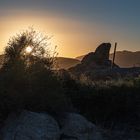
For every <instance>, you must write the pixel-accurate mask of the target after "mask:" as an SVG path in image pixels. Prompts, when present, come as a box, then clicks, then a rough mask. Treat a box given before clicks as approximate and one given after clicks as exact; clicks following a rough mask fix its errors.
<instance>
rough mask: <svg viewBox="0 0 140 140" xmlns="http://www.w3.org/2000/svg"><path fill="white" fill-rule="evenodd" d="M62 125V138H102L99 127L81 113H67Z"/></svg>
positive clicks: (95, 139)
mask: <svg viewBox="0 0 140 140" xmlns="http://www.w3.org/2000/svg"><path fill="white" fill-rule="evenodd" d="M60 125H61V127H62V130H61V140H102V137H101V134H100V132H99V130H98V129H97V127H96V126H95V125H94V124H92V123H91V122H89V121H88V120H87V119H86V118H84V117H83V116H81V115H79V114H76V113H67V114H65V116H64V117H63V118H62V119H61V121H60Z"/></svg>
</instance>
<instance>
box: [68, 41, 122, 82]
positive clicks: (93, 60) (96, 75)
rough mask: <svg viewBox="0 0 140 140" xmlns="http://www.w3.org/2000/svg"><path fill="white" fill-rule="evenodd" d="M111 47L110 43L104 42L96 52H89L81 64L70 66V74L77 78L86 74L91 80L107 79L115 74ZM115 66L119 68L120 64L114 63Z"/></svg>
mask: <svg viewBox="0 0 140 140" xmlns="http://www.w3.org/2000/svg"><path fill="white" fill-rule="evenodd" d="M110 48H111V44H110V43H102V44H101V45H99V46H98V47H97V49H96V50H95V52H91V53H89V54H87V55H86V56H85V57H84V58H83V59H82V61H81V64H78V65H76V66H75V67H72V68H70V69H69V72H70V74H71V75H72V76H73V77H76V79H80V77H81V75H84V76H86V77H88V78H89V79H91V80H99V79H101V80H103V79H105V80H106V79H108V78H110V77H112V76H114V73H112V72H111V65H112V61H111V60H109V52H110ZM113 68H119V66H117V65H116V64H114V65H113ZM116 74H117V73H115V75H116ZM114 77H115V76H114Z"/></svg>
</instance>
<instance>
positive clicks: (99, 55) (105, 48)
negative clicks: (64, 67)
mask: <svg viewBox="0 0 140 140" xmlns="http://www.w3.org/2000/svg"><path fill="white" fill-rule="evenodd" d="M110 48H111V44H110V43H102V44H101V45H99V46H98V47H97V49H96V50H95V52H91V53H89V54H87V55H86V56H85V57H84V58H83V59H82V63H83V64H84V63H85V64H90V63H92V64H93V63H95V64H96V65H103V64H104V63H105V62H106V61H109V52H110Z"/></svg>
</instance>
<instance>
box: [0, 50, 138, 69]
mask: <svg viewBox="0 0 140 140" xmlns="http://www.w3.org/2000/svg"><path fill="white" fill-rule="evenodd" d="M84 56H85V55H82V56H78V57H76V58H67V57H57V59H56V66H57V67H58V68H59V69H69V68H70V67H74V66H76V65H77V64H79V63H81V60H82V59H83V57H84ZM112 57H113V54H110V60H112ZM2 60H3V55H0V64H1V63H2ZM115 63H116V64H117V65H119V66H120V67H126V68H128V67H134V66H135V67H140V51H136V52H131V51H127V50H124V51H117V52H116V58H115Z"/></svg>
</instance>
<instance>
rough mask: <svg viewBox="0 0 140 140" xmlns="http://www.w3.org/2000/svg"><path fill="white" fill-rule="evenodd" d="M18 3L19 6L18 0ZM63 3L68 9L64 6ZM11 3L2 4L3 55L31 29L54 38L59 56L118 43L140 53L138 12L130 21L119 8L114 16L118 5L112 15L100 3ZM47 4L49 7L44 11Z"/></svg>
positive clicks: (52, 41) (1, 43) (77, 53)
mask: <svg viewBox="0 0 140 140" xmlns="http://www.w3.org/2000/svg"><path fill="white" fill-rule="evenodd" d="M14 1H15V2H16V0H14ZM72 1H73V0H72ZM78 1H79V0H78ZM78 1H77V2H78ZM107 1H109V0H107ZM8 2H9V3H8ZM62 2H63V3H64V4H65V5H61V3H62ZM102 2H103V1H102ZM10 3H11V2H10V1H7V2H5V3H4V2H1V9H0V21H1V22H0V40H1V41H0V53H3V50H4V47H5V46H6V43H7V42H8V40H9V38H10V37H12V36H13V35H15V34H16V33H19V32H20V31H22V30H24V29H28V27H31V26H33V27H34V29H35V30H38V31H40V32H42V33H43V34H46V35H48V36H53V37H52V39H51V43H52V44H51V46H55V45H57V46H58V47H57V51H58V53H59V56H65V57H76V56H79V55H83V54H85V53H88V52H90V51H94V50H95V49H96V47H97V46H98V45H99V44H100V43H102V42H111V43H112V45H114V43H115V42H118V48H117V49H118V50H130V51H136V50H140V49H139V44H140V43H139V35H140V32H139V29H136V27H137V28H138V25H137V24H138V23H139V21H136V19H135V18H134V17H133V14H134V15H135V11H133V12H134V13H132V12H131V14H132V15H130V13H128V14H129V15H130V17H129V16H127V13H124V14H122V15H120V16H119V14H121V12H122V13H123V10H122V9H121V10H122V11H119V14H117V12H118V11H117V9H116V8H115V10H116V11H114V13H110V12H112V11H113V8H114V6H115V4H114V5H110V6H108V7H110V9H109V10H110V12H108V11H109V10H107V11H106V10H103V9H102V8H103V6H104V7H105V6H106V8H107V5H101V6H99V5H98V2H97V1H96V0H95V3H93V2H92V3H91V1H89V3H88V1H87V2H86V4H85V3H84V2H83V3H80V1H79V4H77V3H74V1H73V3H72V2H69V3H68V2H67V3H66V2H65V1H63V0H61V2H60V3H59V4H58V3H57V2H56V1H54V3H51V2H50V3H49V2H48V3H45V1H43V0H41V1H40V3H39V2H37V1H34V5H35V6H33V5H31V4H30V3H29V5H28V6H26V5H27V4H28V3H27V1H26V0H25V3H24V4H22V3H16V4H15V5H14V4H13V5H12V3H11V4H10ZM55 3H56V4H57V5H55ZM45 4H46V7H45V6H44V7H43V5H45ZM49 4H50V5H49ZM80 4H81V5H80ZM84 4H85V5H84ZM91 4H93V5H91ZM130 4H131V3H130ZM2 5H3V7H2ZM63 6H65V8H64V7H63ZM70 6H71V7H70ZM98 6H99V7H100V9H98ZM124 8H125V7H124ZM127 8H128V6H127V5H126V9H127ZM118 10H119V9H118ZM92 12H93V13H92ZM123 16H124V17H123ZM123 18H126V20H124V19H123ZM131 18H132V19H133V20H135V22H134V23H135V24H134V23H131V22H128V21H129V19H130V20H131ZM116 21H117V22H116ZM125 21H126V23H125ZM127 23H128V24H127ZM112 50H113V48H112Z"/></svg>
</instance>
